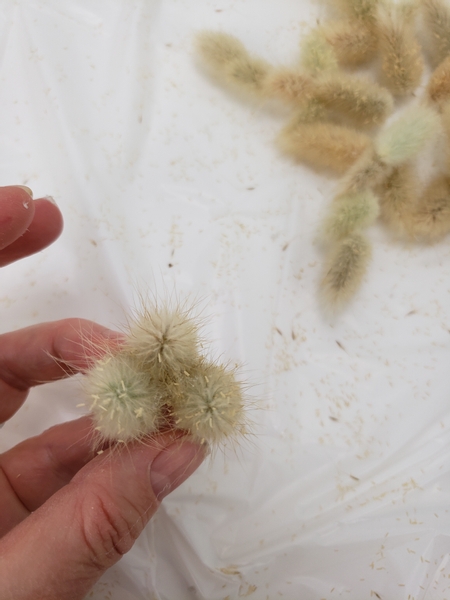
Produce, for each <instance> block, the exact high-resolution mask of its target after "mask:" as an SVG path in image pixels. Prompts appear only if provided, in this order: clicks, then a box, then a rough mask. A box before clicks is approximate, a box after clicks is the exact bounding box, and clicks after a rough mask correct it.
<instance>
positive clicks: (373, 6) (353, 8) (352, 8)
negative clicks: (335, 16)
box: [333, 0, 381, 24]
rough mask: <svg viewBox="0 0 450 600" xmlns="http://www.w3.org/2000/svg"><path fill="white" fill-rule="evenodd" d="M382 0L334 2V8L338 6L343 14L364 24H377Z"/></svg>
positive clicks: (343, 0) (336, 0)
mask: <svg viewBox="0 0 450 600" xmlns="http://www.w3.org/2000/svg"><path fill="white" fill-rule="evenodd" d="M380 4H381V0H334V1H333V6H337V7H339V8H340V9H341V11H342V12H344V13H346V14H347V15H349V17H351V18H353V19H357V20H359V21H362V22H363V23H369V24H372V23H375V21H376V13H377V8H378V6H379V5H380Z"/></svg>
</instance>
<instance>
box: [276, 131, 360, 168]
mask: <svg viewBox="0 0 450 600" xmlns="http://www.w3.org/2000/svg"><path fill="white" fill-rule="evenodd" d="M278 143H279V146H280V148H281V149H282V150H283V151H284V152H286V153H287V154H290V155H291V156H293V157H295V158H296V159H297V160H300V161H302V162H305V163H307V164H309V165H311V166H312V167H314V168H316V169H331V170H333V171H335V172H336V173H344V172H345V171H347V169H348V168H349V167H350V166H351V165H352V164H353V163H354V162H355V161H356V160H357V159H358V157H359V156H360V155H361V154H363V153H364V151H365V150H366V149H367V148H368V147H369V146H370V144H371V140H370V138H369V137H368V136H366V135H365V134H363V133H361V132H359V131H356V130H354V129H350V128H348V127H343V126H342V125H336V124H334V123H327V122H312V123H302V122H297V123H295V124H294V125H292V124H290V125H288V126H287V127H286V128H285V129H283V130H282V132H281V133H280V135H279V138H278Z"/></svg>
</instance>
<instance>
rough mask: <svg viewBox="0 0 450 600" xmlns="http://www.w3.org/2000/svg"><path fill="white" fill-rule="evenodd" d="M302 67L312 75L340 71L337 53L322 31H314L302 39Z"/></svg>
mask: <svg viewBox="0 0 450 600" xmlns="http://www.w3.org/2000/svg"><path fill="white" fill-rule="evenodd" d="M300 66H301V67H302V69H304V70H305V71H307V72H308V73H311V75H319V74H321V73H324V72H327V71H336V70H337V69H338V61H337V58H336V53H335V52H334V49H333V48H332V46H331V45H330V44H329V43H328V41H327V39H326V38H325V36H324V35H323V32H322V30H321V29H315V30H313V31H312V32H311V33H310V34H309V35H307V36H306V37H305V38H303V39H302V43H301V54H300Z"/></svg>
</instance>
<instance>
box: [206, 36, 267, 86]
mask: <svg viewBox="0 0 450 600" xmlns="http://www.w3.org/2000/svg"><path fill="white" fill-rule="evenodd" d="M195 48H196V53H197V56H198V58H199V59H200V61H201V63H202V64H203V65H204V67H206V68H207V69H208V71H209V72H210V73H211V74H212V75H213V76H214V77H215V78H217V79H218V80H220V81H222V82H223V83H225V84H226V85H228V86H231V87H234V88H236V89H239V90H240V91H243V92H246V93H251V94H256V95H261V94H264V90H265V85H264V81H265V79H266V77H267V75H268V74H269V72H270V71H271V66H270V65H269V64H268V63H267V62H266V61H264V60H261V59H260V58H256V57H253V56H251V55H250V54H249V53H248V52H247V49H246V48H245V46H244V45H243V44H242V42H240V41H239V40H238V39H237V38H235V37H234V36H232V35H229V34H226V33H221V32H215V31H203V32H201V33H199V34H197V36H196V40H195Z"/></svg>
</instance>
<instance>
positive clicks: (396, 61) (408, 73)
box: [378, 5, 424, 96]
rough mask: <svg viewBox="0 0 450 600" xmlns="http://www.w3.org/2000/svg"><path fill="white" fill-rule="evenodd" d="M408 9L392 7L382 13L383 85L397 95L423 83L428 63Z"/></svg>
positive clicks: (380, 23)
mask: <svg viewBox="0 0 450 600" xmlns="http://www.w3.org/2000/svg"><path fill="white" fill-rule="evenodd" d="M405 10H406V7H405V6H399V5H396V6H389V7H386V8H383V9H382V10H380V11H379V16H378V32H379V52H380V56H381V70H382V75H383V77H382V78H383V83H384V85H386V87H387V88H388V89H389V90H390V91H391V92H392V93H393V94H395V95H399V96H402V95H405V94H408V93H410V92H412V91H413V90H414V89H415V88H416V87H417V86H418V85H419V83H420V80H421V78H422V73H423V70H424V62H423V58H422V54H421V51H420V46H419V44H418V42H417V40H416V37H415V34H414V24H413V22H412V20H413V19H412V17H413V15H414V13H413V11H412V7H411V14H405Z"/></svg>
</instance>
